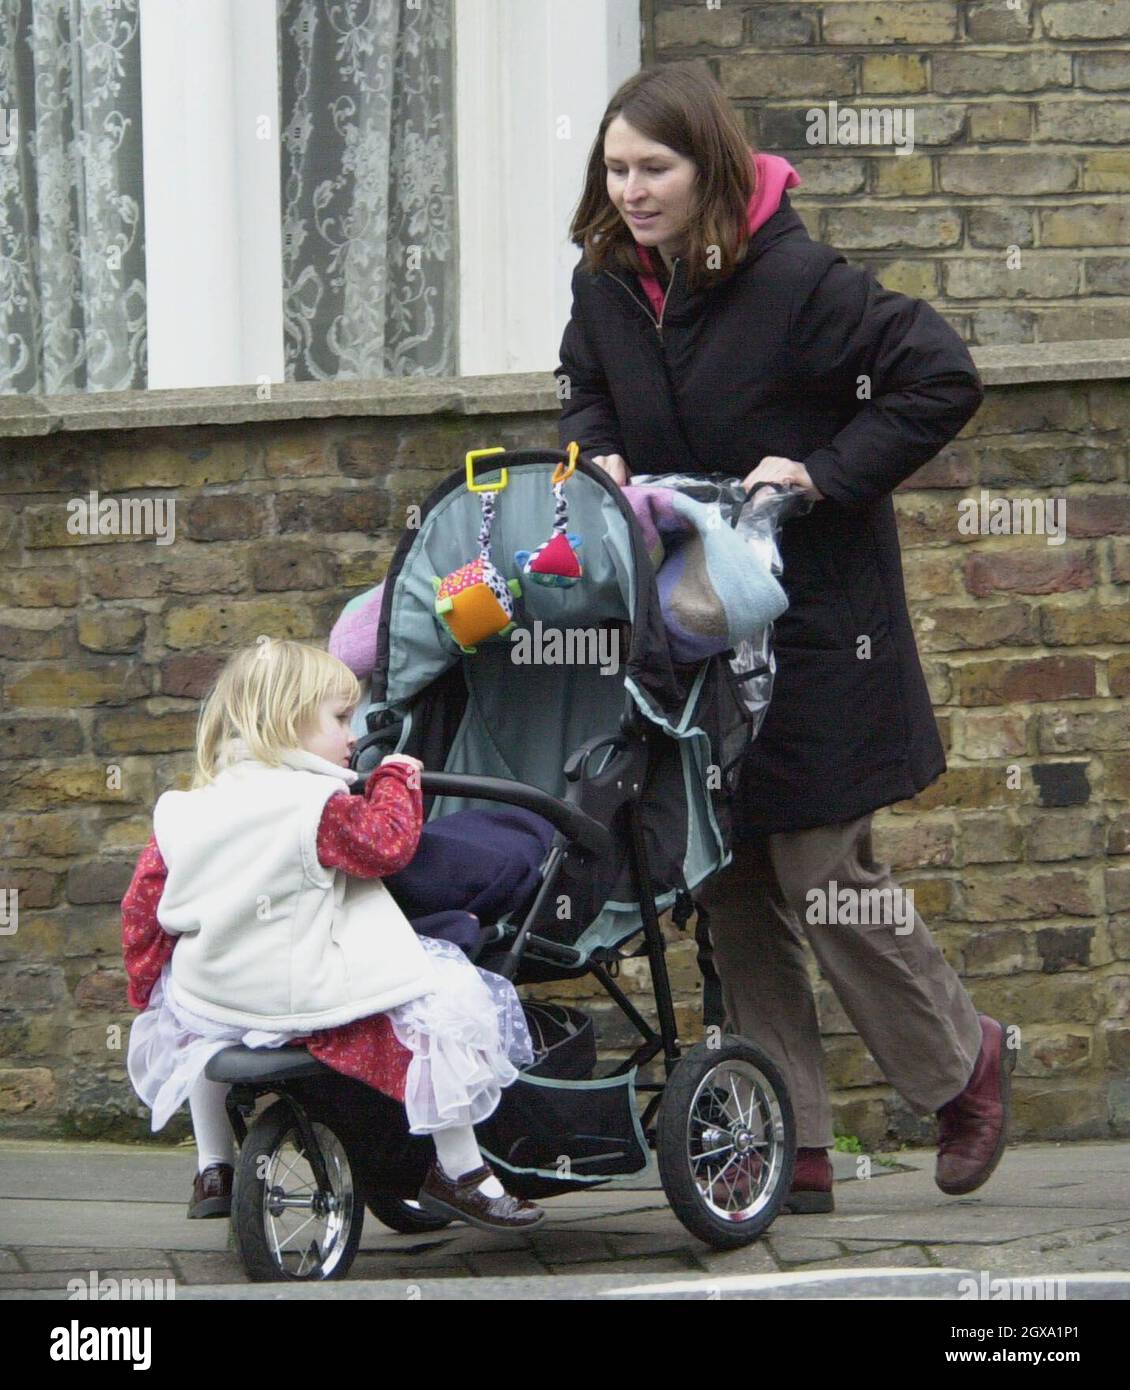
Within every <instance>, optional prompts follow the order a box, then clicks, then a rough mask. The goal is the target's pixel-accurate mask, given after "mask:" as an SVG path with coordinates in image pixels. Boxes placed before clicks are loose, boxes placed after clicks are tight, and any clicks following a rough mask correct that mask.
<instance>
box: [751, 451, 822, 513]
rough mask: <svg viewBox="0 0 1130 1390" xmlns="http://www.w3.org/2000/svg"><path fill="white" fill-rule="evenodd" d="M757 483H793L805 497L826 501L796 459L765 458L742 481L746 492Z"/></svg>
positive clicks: (802, 465)
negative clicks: (801, 489) (802, 491)
mask: <svg viewBox="0 0 1130 1390" xmlns="http://www.w3.org/2000/svg"><path fill="white" fill-rule="evenodd" d="M755 483H791V484H793V485H795V486H799V487H801V488H803V489H804V492H805V495H806V496H808V497H814V498H815V499H816V501H817V502H822V501H823V500H824V494H823V493H822V492H821V491H820V490H819V488H817V486H816V484H815V483H814V482H813V481H812V479H811V478H810V477H809V476H808V469H807V468H805V466H804V464H803V463H797V462H796V460H795V459H783V458H774V457H773V456H772V455H769V456H768V457H766V458H763V459H762V460H761V462H760V463H759V464H758V465H757V467H756V468H755V469H754V470H753V472H752V473H750V474H748V475H747V476H746V477H745V478H743V479H742V487H744V488H745V490H746V492H748V491H749V490H750V488H751V487H753V486H754V484H755Z"/></svg>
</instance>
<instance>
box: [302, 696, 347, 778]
mask: <svg viewBox="0 0 1130 1390" xmlns="http://www.w3.org/2000/svg"><path fill="white" fill-rule="evenodd" d="M353 710H354V706H353V705H351V704H348V703H347V702H346V701H345V700H343V699H341V698H340V697H338V698H336V699H326V700H323V701H322V703H321V704H320V705H319V706H318V713H317V716H316V718H315V719H314V720H312V721H311V722H310V723H309V724H307V726H306V727H305V729H302V730H300V731H299V743H300V745H301V746H302V747H303V748H305V750H306V751H307V753H313V754H315V755H316V756H317V757H319V758H325V760H326V761H327V762H329V763H337V765H338V766H339V767H348V766H349V755H350V753H351V752H352V750H353V745H354V744H355V743H356V742H357V740H356V739H355V738H354V737H353V734H352V733H351V732H350V723H351V721H352V718H353Z"/></svg>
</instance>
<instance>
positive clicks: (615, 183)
mask: <svg viewBox="0 0 1130 1390" xmlns="http://www.w3.org/2000/svg"><path fill="white" fill-rule="evenodd" d="M604 167H605V169H606V171H607V182H608V196H609V198H610V199H611V200H612V205H613V207H615V209H616V211H617V212H618V213H619V214H620V216H621V217H622V218H623V219H624V221H625V222H626V223H627V224H628V226H629V227H630V228H631V232H632V235H633V236H634V237H635V239H636V240H637V241H638V242H639V243H640V244H641V245H642V246H647V247H652V246H657V247H658V248H659V250H660V253H661V254H662V255H664V256H665V257H667V258H668V259H669V258H671V257H673V256H677V255H678V254H679V252H680V243H681V242H682V239H683V235H684V233H685V232H686V228H687V221H688V218H689V216H690V209H691V199H692V194H693V191H694V184H695V180H696V178H697V177H698V168H697V166H696V164H695V162H694V160H693V159H687V158H686V157H685V156H683V155H681V154H676V153H675V151H674V150H672V149H670V148H669V147H668V146H667V145H660V144H657V143H656V142H655V141H654V140H648V139H647V138H646V137H645V136H643V135H641V134H640V133H639V131H638V130H636V129H635V127H634V126H630V125H629V124H628V123H627V121H626V120H624V118H623V116H616V117H615V118H614V119H613V120H612V121H610V122H609V124H608V129H607V130H606V131H605V132H604ZM636 213H652V214H654V215H653V216H651V217H649V218H647V219H645V220H638V219H637V218H636V217H635V216H634V214H636Z"/></svg>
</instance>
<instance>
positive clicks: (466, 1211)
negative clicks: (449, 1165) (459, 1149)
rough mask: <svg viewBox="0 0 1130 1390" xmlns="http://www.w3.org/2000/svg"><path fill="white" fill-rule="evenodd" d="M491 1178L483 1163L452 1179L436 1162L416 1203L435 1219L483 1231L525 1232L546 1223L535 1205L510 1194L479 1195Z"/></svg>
mask: <svg viewBox="0 0 1130 1390" xmlns="http://www.w3.org/2000/svg"><path fill="white" fill-rule="evenodd" d="M493 1176H494V1171H493V1169H492V1168H491V1167H490V1165H489V1164H486V1163H484V1164H483V1166H482V1167H481V1168H475V1169H473V1170H472V1171H471V1172H470V1173H464V1174H463V1176H462V1177H461V1178H457V1179H455V1180H452V1179H451V1178H449V1177H448V1176H447V1174H446V1173H445V1172H444V1171H443V1169H442V1168H441V1167H440V1166H439V1163H438V1162H435V1163H433V1164H432V1166H431V1167H430V1168H429V1169H428V1176H427V1177H426V1178H425V1179H424V1185H423V1187H421V1188H420V1192H419V1195H418V1196H417V1198H416V1200H417V1202H419V1204H420V1206H421V1207H423V1209H424V1210H425V1211H427V1212H431V1213H432V1214H433V1215H434V1216H449V1217H454V1218H455V1219H456V1220H457V1221H466V1222H468V1223H469V1224H470V1225H472V1226H478V1227H479V1229H480V1230H483V1231H524V1230H528V1229H529V1228H530V1227H531V1226H536V1225H538V1224H539V1223H540V1222H541V1221H544V1220H545V1210H544V1208H542V1207H539V1206H538V1205H537V1204H536V1203H535V1202H527V1201H526V1200H525V1199H524V1198H522V1197H512V1196H511V1195H510V1193H509V1192H504V1193H503V1194H502V1196H501V1197H488V1196H487V1195H486V1193H485V1192H480V1191H479V1184H480V1183H481V1182H483V1181H484V1180H485V1179H486V1178H490V1177H493Z"/></svg>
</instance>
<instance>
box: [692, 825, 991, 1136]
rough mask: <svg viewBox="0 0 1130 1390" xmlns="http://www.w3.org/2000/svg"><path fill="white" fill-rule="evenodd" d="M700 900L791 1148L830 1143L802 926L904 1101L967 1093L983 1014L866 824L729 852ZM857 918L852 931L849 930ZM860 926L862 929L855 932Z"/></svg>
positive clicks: (924, 1110) (728, 1000)
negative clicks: (780, 1104) (787, 1101)
mask: <svg viewBox="0 0 1130 1390" xmlns="http://www.w3.org/2000/svg"><path fill="white" fill-rule="evenodd" d="M833 885H834V886H833ZM814 889H815V890H819V891H818V894H816V895H813V894H812V892H811V890H814ZM866 889H873V890H879V891H880V892H881V891H882V890H888V891H887V892H886V893H885V895H884V898H882V899H880V898H879V897H877V896H876V894H875V893H870V894H866V893H865V894H863V896H860V891H859V890H866ZM696 896H697V897H698V898H699V900H700V901H701V902H702V903H703V905H704V906H705V907H706V909H707V911H708V913H709V937H710V943H711V944H712V946H713V955H714V966H715V969H716V970H717V973H718V976H719V977H720V980H721V986H722V1003H723V1007H724V1012H725V1024H724V1026H725V1029H726V1031H727V1032H734V1033H738V1034H740V1035H741V1036H742V1037H745V1038H748V1039H749V1040H750V1042H753V1043H756V1044H757V1045H758V1046H759V1047H761V1048H762V1049H763V1050H764V1051H765V1052H767V1053H768V1054H769V1056H770V1058H772V1060H773V1061H775V1062H776V1063H777V1065H778V1066H779V1067H780V1068H781V1069H782V1071H783V1073H784V1076H785V1079H786V1081H787V1082H788V1085H789V1091H790V1095H791V1097H792V1102H793V1108H794V1111H795V1113H796V1121H797V1145H798V1147H800V1148H829V1147H831V1145H832V1143H833V1134H832V1110H831V1105H830V1104H829V1100H828V1087H827V1082H826V1081H825V1078H824V1067H823V1054H822V1051H821V1046H820V1026H819V1023H818V1022H817V1017H816V1001H815V998H814V997H813V993H812V986H811V984H810V983H809V977H808V970H807V968H806V965H805V957H804V949H803V946H802V938H801V927H803V930H804V932H805V934H806V935H807V937H808V940H809V942H810V943H811V946H812V949H813V951H814V952H815V955H816V960H817V963H818V964H819V966H820V971H821V973H822V975H823V976H824V978H825V979H826V980H827V981H828V983H829V984H830V985H831V987H832V989H833V990H834V991H835V993H836V996H837V998H838V999H839V1001H840V1003H841V1005H842V1006H843V1010H844V1012H845V1013H846V1014H847V1016H848V1018H849V1019H850V1020H851V1022H852V1024H853V1026H854V1027H855V1029H856V1030H857V1032H858V1033H859V1036H860V1037H861V1038H862V1039H863V1042H864V1044H865V1045H866V1047H867V1049H868V1051H869V1052H870V1053H871V1055H872V1057H874V1059H875V1061H876V1063H877V1064H878V1066H879V1068H880V1070H881V1071H882V1073H883V1075H884V1076H885V1077H886V1079H887V1080H888V1081H889V1082H890V1084H891V1085H892V1086H893V1087H894V1088H895V1090H896V1091H898V1093H899V1094H900V1095H901V1096H902V1098H903V1099H904V1100H905V1101H906V1103H907V1104H908V1105H909V1106H910V1107H911V1108H912V1109H914V1110H915V1111H917V1112H918V1113H919V1114H931V1113H933V1112H934V1111H936V1110H938V1109H939V1108H940V1107H941V1106H942V1105H944V1104H945V1102H946V1101H948V1100H951V1099H952V1098H953V1097H954V1096H955V1095H957V1094H958V1092H960V1091H962V1090H964V1088H965V1085H966V1083H967V1081H968V1080H969V1077H970V1075H971V1074H972V1071H973V1066H974V1063H975V1062H976V1060H977V1054H978V1052H979V1051H980V1047H981V1025H980V1022H979V1019H978V1015H977V1010H976V1008H975V1007H974V1005H973V1001H972V1000H971V999H970V998H969V995H968V994H967V993H966V991H965V989H964V987H963V986H962V983H961V981H960V979H959V978H958V976H957V974H956V972H955V971H954V970H953V968H952V967H951V966H950V965H949V964H948V963H947V962H946V959H945V957H944V956H943V955H942V953H941V951H940V949H939V948H938V946H937V944H936V943H935V942H934V940H933V939H932V938H931V936H930V933H929V931H928V930H927V928H926V926H925V924H924V923H923V921H922V919H921V917H919V916H918V913H917V912H914V913H913V917H911V913H910V909H911V907H912V904H911V903H910V901H909V899H907V898H906V897H905V896H904V892H903V890H902V889H900V888H899V887H898V885H897V884H896V883H895V882H894V880H893V879H892V878H891V876H890V866H889V865H887V864H877V863H876V862H875V859H874V857H873V855H872V852H871V817H870V816H869V815H868V816H863V817H861V818H860V819H859V820H855V821H844V822H841V823H839V824H836V825H828V826H821V827H819V828H818V829H815V830H799V831H794V832H790V833H787V834H777V835H768V836H764V837H761V838H759V839H757V840H755V841H753V842H751V843H747V844H742V845H736V846H735V847H734V858H733V862H732V863H731V864H730V865H729V866H728V867H727V868H725V869H723V870H722V871H721V872H720V873H719V874H717V875H715V877H714V878H713V879H712V880H711V881H710V883H709V884H707V885H704V886H703V887H702V888H701V889H699V890H697V892H696ZM853 899H854V901H855V903H856V907H855V909H854V913H853V910H852V906H851V900H853ZM833 900H834V901H835V906H834V907H833V906H832V902H833ZM865 900H866V903H867V906H866V908H864V901H865ZM896 904H897V906H896ZM852 916H854V917H855V918H856V919H857V921H856V922H854V923H853V922H852V921H851V920H849V921H846V922H845V921H844V918H845V917H847V918H849V919H850V918H851V917H852ZM865 916H869V917H870V919H871V920H870V922H869V923H863V924H860V922H859V921H858V919H861V918H864V917H865ZM820 917H823V922H822V923H821V922H820V921H819V920H814V919H818V918H820ZM829 919H833V920H829ZM835 919H838V920H835Z"/></svg>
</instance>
